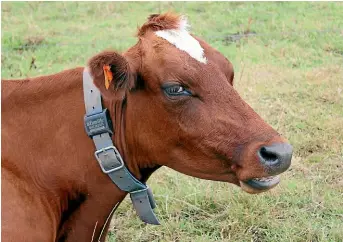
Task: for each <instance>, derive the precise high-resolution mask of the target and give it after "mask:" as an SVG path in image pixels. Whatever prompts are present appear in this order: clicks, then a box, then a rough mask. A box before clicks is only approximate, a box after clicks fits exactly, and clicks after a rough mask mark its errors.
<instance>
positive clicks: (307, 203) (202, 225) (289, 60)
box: [1, 2, 343, 242]
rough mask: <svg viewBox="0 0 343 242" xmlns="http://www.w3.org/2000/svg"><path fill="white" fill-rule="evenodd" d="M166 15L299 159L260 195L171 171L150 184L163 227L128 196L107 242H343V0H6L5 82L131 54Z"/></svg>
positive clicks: (159, 174)
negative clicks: (224, 66)
mask: <svg viewBox="0 0 343 242" xmlns="http://www.w3.org/2000/svg"><path fill="white" fill-rule="evenodd" d="M166 11H174V12H177V13H180V14H184V15H186V16H187V17H188V19H189V22H190V24H191V27H192V28H191V31H192V33H194V34H195V35H197V36H199V37H201V38H202V39H204V40H205V41H207V42H208V43H209V44H210V45H212V46H213V47H215V48H216V49H218V50H219V51H220V52H221V53H223V54H224V55H225V56H226V57H227V58H228V59H229V60H230V61H231V62H232V63H233V65H234V68H235V81H234V83H235V87H236V89H237V90H238V92H239V93H240V94H241V96H243V98H244V99H245V100H246V101H247V102H248V103H249V104H250V105H251V106H252V107H253V108H254V109H255V110H256V111H257V112H258V113H259V114H260V115H261V116H262V117H263V118H264V119H265V120H266V121H267V122H268V123H270V124H271V125H272V126H273V127H274V128H275V129H277V130H278V131H279V132H280V133H281V134H283V135H284V136H285V137H287V138H288V140H289V141H290V143H291V144H292V145H293V146H294V149H295V154H294V158H293V163H292V166H291V168H290V170H289V171H287V172H286V173H284V174H283V175H282V181H281V183H280V185H279V186H277V187H276V188H275V189H273V190H271V191H269V192H267V193H264V194H261V195H248V194H246V193H244V192H243V191H241V190H240V189H239V188H238V187H236V186H234V185H231V184H226V183H221V182H212V181H204V180H199V179H196V178H192V177H188V176H185V175H182V174H179V173H177V172H174V171H172V170H170V169H167V168H162V169H160V170H159V171H157V172H156V173H155V174H154V175H153V176H152V177H151V178H150V180H149V185H150V186H151V187H152V189H153V191H154V194H155V198H156V200H157V203H158V207H157V209H156V210H157V215H158V217H159V218H160V220H161V222H162V225H161V226H151V225H144V224H142V222H141V221H140V220H139V219H138V217H137V216H136V214H135V211H134V210H133V208H132V205H131V203H130V201H129V200H128V199H126V200H125V201H124V202H123V203H122V204H121V206H120V207H119V209H118V210H117V211H116V213H115V215H114V217H113V220H112V222H111V226H110V233H109V235H108V238H107V240H108V241H255V242H258V241H343V177H342V175H343V15H342V13H343V3H339V2H331V3H326V2H275V3H274V2H263V3H258V2H246V3H243V2H212V3H208V2H45V3H42V2H2V6H1V13H2V19H1V20H2V25H1V30H2V31H1V47H2V49H1V65H2V67H1V75H2V78H6V79H10V78H24V77H32V76H37V75H43V74H52V73H56V72H59V71H62V70H65V69H68V68H73V67H76V66H84V65H85V64H86V62H87V60H88V59H89V58H90V57H92V56H93V55H95V54H97V53H98V52H100V51H102V50H104V49H116V50H119V51H125V50H126V49H127V48H129V47H131V46H132V45H134V44H135V43H136V41H137V39H136V37H135V34H136V31H137V28H138V26H140V25H142V24H143V23H144V22H145V21H146V19H147V17H148V16H149V15H150V14H153V13H161V12H166Z"/></svg>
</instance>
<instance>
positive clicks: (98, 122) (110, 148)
mask: <svg viewBox="0 0 343 242" xmlns="http://www.w3.org/2000/svg"><path fill="white" fill-rule="evenodd" d="M83 94H84V101H85V107H86V115H85V117H84V124H85V129H86V132H87V134H88V136H89V137H90V138H92V139H93V141H94V144H95V147H96V151H95V153H94V155H95V158H96V159H97V161H98V162H99V165H100V168H101V170H102V172H104V173H105V174H107V175H108V176H109V178H110V179H111V180H112V182H113V183H114V184H115V185H117V187H118V188H119V189H120V190H123V191H125V192H128V193H130V197H131V201H132V204H133V206H134V208H135V209H136V212H137V214H138V216H139V217H140V219H141V220H142V221H143V222H145V223H148V224H156V225H159V224H160V222H159V221H158V219H157V218H156V215H155V214H154V211H153V209H154V208H155V207H156V205H155V201H154V198H153V196H152V192H151V190H150V188H149V187H148V186H147V185H145V184H144V183H142V182H140V181H139V180H137V179H136V178H135V177H134V176H133V175H132V174H131V173H130V171H129V170H128V169H127V168H126V166H125V163H124V161H123V159H122V157H121V155H120V153H119V151H118V150H117V148H116V147H115V146H114V144H113V142H112V139H111V135H112V134H113V131H112V123H111V119H110V116H109V113H108V111H107V109H103V107H102V103H101V93H100V91H99V89H98V88H97V87H96V86H95V85H94V82H93V79H92V77H91V75H90V74H89V71H88V69H87V68H85V69H84V71H83Z"/></svg>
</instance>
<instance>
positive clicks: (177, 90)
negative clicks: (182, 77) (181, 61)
mask: <svg viewBox="0 0 343 242" xmlns="http://www.w3.org/2000/svg"><path fill="white" fill-rule="evenodd" d="M163 90H164V92H165V93H166V94H167V95H168V96H191V95H192V93H191V92H190V91H189V90H187V89H186V88H185V87H183V86H181V85H171V86H169V85H168V86H165V87H163Z"/></svg>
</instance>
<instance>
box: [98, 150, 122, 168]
mask: <svg viewBox="0 0 343 242" xmlns="http://www.w3.org/2000/svg"><path fill="white" fill-rule="evenodd" d="M108 150H113V151H114V154H115V156H116V158H117V160H118V161H119V163H120V166H118V167H114V168H112V169H110V170H106V169H105V168H104V167H103V165H102V162H101V160H100V158H99V154H100V153H102V152H107V151H108ZM94 155H95V158H96V160H97V161H98V162H99V165H100V167H101V170H102V172H103V173H105V174H108V173H111V172H114V171H117V170H120V169H121V168H123V167H124V161H123V159H122V158H121V156H120V153H119V151H118V150H117V148H116V147H115V146H108V147H105V148H102V149H100V150H97V151H95V153H94Z"/></svg>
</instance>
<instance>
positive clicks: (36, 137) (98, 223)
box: [3, 68, 151, 241]
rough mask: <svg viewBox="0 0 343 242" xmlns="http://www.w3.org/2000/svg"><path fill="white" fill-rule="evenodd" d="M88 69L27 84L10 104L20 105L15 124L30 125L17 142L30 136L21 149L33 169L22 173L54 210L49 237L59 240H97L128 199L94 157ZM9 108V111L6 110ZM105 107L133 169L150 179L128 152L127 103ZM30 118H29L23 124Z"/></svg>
mask: <svg viewBox="0 0 343 242" xmlns="http://www.w3.org/2000/svg"><path fill="white" fill-rule="evenodd" d="M82 71H83V69H82V68H78V69H73V70H69V71H64V72H62V73H59V74H56V75H53V76H49V77H43V78H41V79H35V80H29V81H27V82H26V84H25V85H26V86H25V88H23V89H22V91H21V90H20V89H19V88H18V89H17V90H15V91H16V92H15V93H12V94H11V95H12V98H9V100H14V101H13V102H14V103H13V105H12V107H10V108H8V110H7V111H8V113H13V112H16V115H13V117H12V119H11V122H13V123H15V122H17V123H23V122H25V128H21V129H22V130H20V132H18V131H16V132H17V133H18V135H17V137H16V138H17V139H19V140H20V139H22V140H25V141H26V140H28V139H27V137H30V140H29V141H28V142H27V143H25V144H24V145H23V146H22V147H21V149H27V150H25V151H24V150H22V151H23V152H24V153H26V154H27V159H26V160H27V167H19V168H18V169H21V168H22V169H23V170H22V171H20V172H22V173H23V174H25V176H24V175H23V177H25V179H26V182H27V184H34V187H35V188H34V189H33V191H32V192H35V193H36V194H37V196H40V197H41V200H42V204H47V205H46V206H47V207H49V208H42V209H48V210H47V217H49V218H50V219H51V221H50V222H51V223H52V225H53V224H54V225H56V226H57V227H55V229H56V231H50V232H49V231H47V233H53V234H57V236H58V241H91V238H92V236H93V232H94V241H97V238H98V237H99V235H100V232H101V229H102V227H103V225H104V223H105V221H106V219H107V217H108V215H109V214H110V212H111V210H112V208H113V207H114V206H115V205H116V204H118V203H120V202H121V201H122V200H123V199H124V198H125V196H126V193H125V192H123V191H121V190H119V189H118V188H117V187H116V186H115V185H114V184H113V183H112V182H111V180H110V179H109V178H108V177H107V176H106V175H105V174H103V173H102V171H101V169H100V167H99V165H98V163H97V161H96V160H95V158H94V151H95V148H94V144H93V142H92V140H91V139H90V138H89V137H88V136H87V135H86V133H85V131H84V124H83V116H84V114H85V108H84V101H83V89H82ZM44 82H45V83H44ZM28 90H31V91H28ZM19 105H20V106H19ZM8 106H9V105H7V106H5V107H3V110H4V111H5V112H6V107H8ZM105 106H106V107H107V108H109V110H112V112H111V115H112V118H113V120H114V121H115V125H116V127H115V130H116V134H115V136H114V141H115V142H114V143H115V144H116V145H117V147H118V150H119V151H120V152H121V154H122V156H123V158H124V159H125V162H126V164H127V166H128V168H129V169H130V171H131V172H132V173H133V174H134V175H135V176H136V177H137V176H138V178H142V179H144V177H142V174H141V173H140V172H139V167H138V166H137V165H135V164H134V163H133V162H134V161H135V159H134V158H132V157H129V154H128V153H127V152H126V149H127V144H126V141H125V133H124V129H123V125H124V122H125V119H124V117H125V116H124V115H123V114H124V112H125V103H123V102H122V101H120V102H116V103H113V102H106V104H105ZM16 107H17V108H16ZM111 107H112V108H111ZM28 108H29V109H28ZM11 110H12V111H11ZM28 113H29V114H30V115H27V114H28ZM3 115H4V116H5V115H10V114H6V113H4V114H3ZM27 116H28V117H29V118H28V120H22V118H23V117H27ZM17 119H18V120H17ZM7 120H10V119H9V118H8V119H7ZM38 121H39V125H38V124H37V122H38ZM46 130H49V132H46ZM42 131H43V132H42ZM10 132H11V130H10ZM13 132H15V130H12V133H13ZM37 141H38V142H39V141H42V142H41V143H40V144H38V143H37ZM30 142H31V143H30ZM16 159H20V158H17V157H14V158H13V160H14V161H15V160H16ZM26 160H25V161H26ZM14 166H15V165H14ZM28 167H30V169H28ZM37 171H39V172H37ZM30 172H31V173H30ZM150 173H151V172H147V174H148V175H150ZM147 177H148V176H147ZM144 180H145V179H144ZM51 215H53V216H51ZM42 221H44V220H43V219H42ZM44 222H47V221H44ZM52 229H53V228H52ZM104 237H105V236H104V235H103V237H102V239H104Z"/></svg>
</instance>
